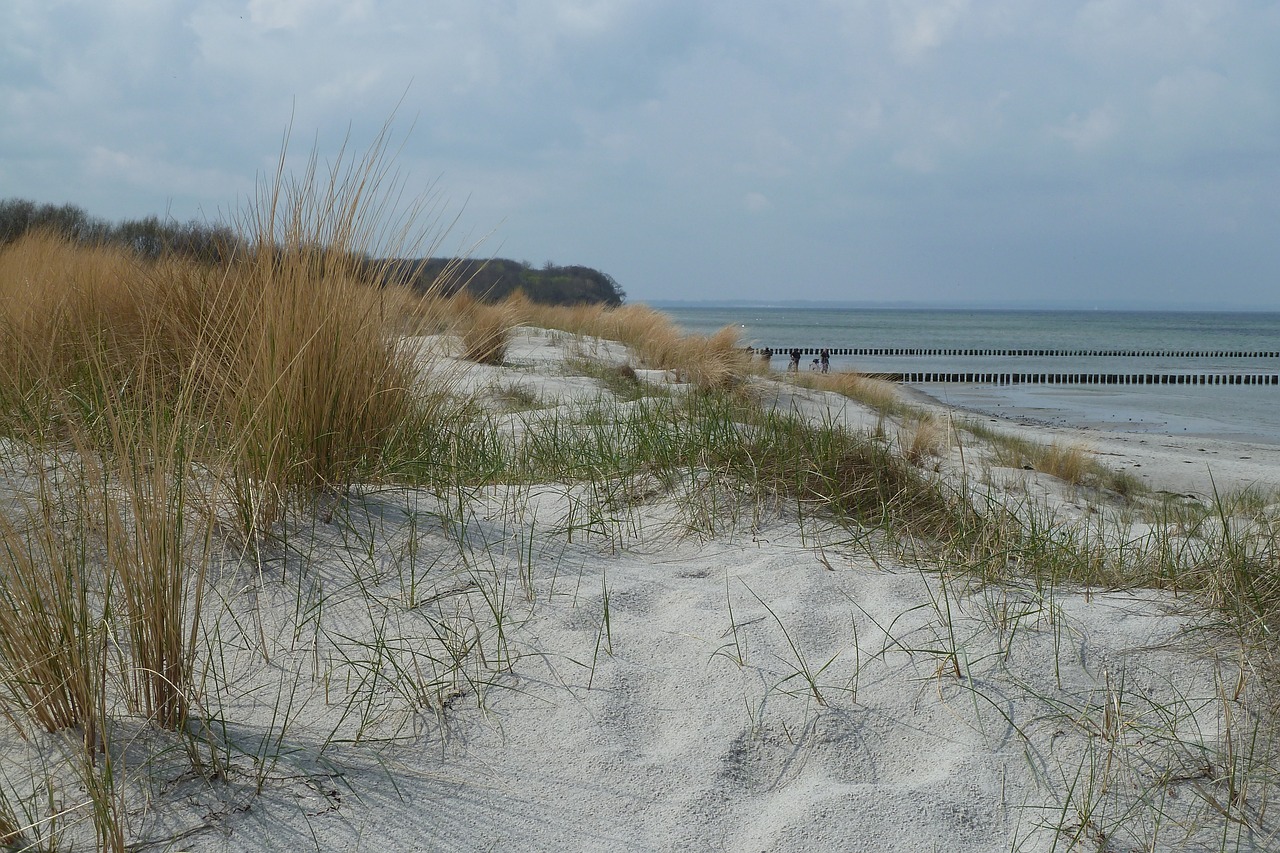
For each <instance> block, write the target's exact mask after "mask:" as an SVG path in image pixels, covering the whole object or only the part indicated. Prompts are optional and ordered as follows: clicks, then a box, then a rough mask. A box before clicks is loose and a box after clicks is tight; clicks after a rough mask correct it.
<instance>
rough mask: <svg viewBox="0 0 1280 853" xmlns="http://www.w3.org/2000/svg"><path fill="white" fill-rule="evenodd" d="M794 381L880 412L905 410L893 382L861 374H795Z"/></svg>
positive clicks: (843, 372) (848, 372)
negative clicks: (846, 398) (839, 395)
mask: <svg viewBox="0 0 1280 853" xmlns="http://www.w3.org/2000/svg"><path fill="white" fill-rule="evenodd" d="M792 380H793V381H795V382H797V383H799V384H800V385H802V386H804V387H805V388H813V389H816V390H818V391H831V392H833V393H836V394H841V395H843V396H845V397H848V398H849V399H850V400H856V401H857V402H859V403H862V404H863V405H866V406H869V407H871V408H873V409H875V410H876V411H879V412H885V413H896V412H898V411H899V410H901V409H902V408H903V406H902V400H901V399H900V398H899V396H898V391H897V389H896V388H895V387H894V385H893V383H892V382H886V381H885V380H883V379H874V378H872V377H869V376H863V375H862V374H860V373H854V372H852V371H840V372H836V373H813V372H809V373H799V374H793V375H792Z"/></svg>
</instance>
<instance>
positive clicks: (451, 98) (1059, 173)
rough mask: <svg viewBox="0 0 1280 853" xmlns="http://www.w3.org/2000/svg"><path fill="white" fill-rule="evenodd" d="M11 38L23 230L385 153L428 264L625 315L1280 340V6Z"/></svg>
mask: <svg viewBox="0 0 1280 853" xmlns="http://www.w3.org/2000/svg"><path fill="white" fill-rule="evenodd" d="M2 5H3V8H2V9H0V198H25V199H31V200H33V201H36V202H40V203H56V204H62V203H72V204H76V205H78V206H80V207H82V208H84V209H85V210H86V211H88V212H89V213H90V214H92V215H94V216H98V217H102V218H105V219H110V220H120V219H126V218H140V217H144V216H148V215H152V214H155V215H160V216H168V217H172V218H173V219H176V220H178V221H180V222H185V221H188V220H190V219H199V220H202V221H210V222H219V221H228V220H229V219H232V218H234V217H236V216H237V215H240V214H241V213H242V212H243V211H245V210H246V207H247V206H251V205H252V204H253V203H254V198H255V196H256V193H257V191H258V188H259V187H261V186H263V182H264V181H269V180H270V178H271V177H272V176H273V175H274V174H275V173H276V171H277V164H278V162H279V161H280V158H281V154H282V150H283V151H285V156H286V160H285V162H286V169H287V170H289V171H290V173H291V174H296V173H297V171H298V170H300V169H302V168H304V166H305V161H306V159H307V157H308V155H310V154H311V153H312V152H314V153H315V155H316V156H317V158H318V160H319V162H321V163H322V164H324V163H333V162H334V161H335V160H336V159H337V158H338V156H339V154H340V153H341V152H342V150H343V148H342V146H343V144H344V140H345V141H346V145H347V149H346V150H347V152H348V156H350V152H353V151H354V152H357V153H358V152H362V151H364V150H366V149H367V146H369V145H370V144H371V143H372V142H373V141H374V140H375V138H376V137H377V134H378V132H379V131H380V129H382V128H383V127H384V126H387V125H388V122H389V123H390V135H391V141H392V144H391V150H390V156H391V158H392V161H393V164H394V165H393V168H394V170H395V171H394V177H395V182H394V184H393V185H392V189H391V190H389V191H388V192H387V198H386V203H387V205H389V206H388V207H387V210H388V211H391V210H400V211H401V212H402V215H403V212H405V211H408V212H410V213H412V212H413V211H414V210H415V209H416V205H415V201H416V203H417V204H421V205H422V206H423V208H424V215H423V217H422V219H421V220H420V222H419V227H420V229H421V230H422V231H423V232H424V233H427V234H428V237H427V242H428V244H429V245H435V246H436V247H437V251H436V253H437V254H453V253H467V254H473V255H475V256H478V257H504V258H512V259H516V260H524V261H528V262H529V263H532V264H534V265H535V266H541V265H542V264H543V263H545V262H548V261H550V262H552V263H556V264H582V265H586V266H592V267H596V268H597V269H600V270H602V271H604V272H606V273H608V274H610V275H611V276H613V277H614V278H615V279H616V280H617V281H618V283H619V285H621V287H622V288H623V289H624V290H625V291H626V292H627V294H628V298H629V300H630V301H643V302H650V301H653V302H661V301H664V300H752V301H756V300H759V301H777V300H796V299H801V300H847V301H855V302H870V303H876V302H893V303H913V304H914V303H918V304H920V305H922V306H930V305H980V306H992V307H1057V306H1063V307H1099V308H1140V309H1162V308H1223V309H1229V310H1263V309H1266V310H1280V49H1278V48H1280V2H1246V1H1245V0H1239V1H1238V2H1235V1H1234V0H1093V2H1058V0H881V2H871V0H798V1H797V2H790V3H781V2H777V0H716V2H703V1H702V0H190V2H177V0H84V2H77V1H76V0H5V2H4V3H3V4H2ZM286 132H288V139H289V142H288V146H287V147H285V137H286ZM380 209H381V208H380ZM387 215H388V216H389V217H392V218H394V217H393V214H392V213H390V212H388V214H387Z"/></svg>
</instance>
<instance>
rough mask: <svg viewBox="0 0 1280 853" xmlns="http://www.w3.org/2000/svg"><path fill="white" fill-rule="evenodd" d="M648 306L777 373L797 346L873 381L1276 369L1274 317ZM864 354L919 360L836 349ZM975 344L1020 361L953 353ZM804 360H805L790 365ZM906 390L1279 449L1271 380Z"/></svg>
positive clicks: (1038, 417) (1279, 321) (1008, 412)
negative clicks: (732, 336) (762, 360)
mask: <svg viewBox="0 0 1280 853" xmlns="http://www.w3.org/2000/svg"><path fill="white" fill-rule="evenodd" d="M654 307H655V308H658V309H659V310H661V311H663V312H664V313H666V314H667V315H669V316H670V317H671V318H672V319H673V320H674V321H675V322H676V323H677V324H678V325H679V326H680V327H681V328H682V329H684V330H685V331H687V332H693V333H698V334H710V333H713V332H716V331H719V330H720V329H722V328H724V327H725V326H733V327H735V328H736V329H738V330H739V334H740V340H741V341H742V344H743V346H744V347H745V346H752V347H755V348H756V350H761V349H763V348H765V347H770V348H772V349H774V350H775V351H777V352H778V355H776V356H774V358H773V359H772V364H773V366H774V368H775V369H776V370H779V371H781V370H783V369H785V367H786V364H787V356H786V355H785V353H786V352H787V351H788V350H790V349H791V348H793V347H796V348H800V349H814V350H816V349H819V348H826V349H830V350H832V351H833V352H835V353H836V354H834V355H832V357H831V369H832V370H857V371H861V372H873V373H930V372H936V373H1019V374H1035V373H1047V374H1073V373H1075V374H1079V373H1085V374H1098V373H1102V374H1108V373H1110V374H1142V375H1152V374H1169V375H1171V376H1175V377H1176V376H1179V375H1182V376H1183V378H1184V379H1187V381H1191V377H1198V376H1200V375H1203V374H1208V375H1217V376H1235V375H1237V374H1239V375H1248V376H1267V377H1271V376H1275V375H1276V374H1280V357H1277V355H1278V354H1280V313H1276V312H1257V313H1250V312H1232V313H1226V312H1190V311H1185V312H1172V311H1032V310H979V309H954V310H929V309H904V308H851V307H848V306H847V305H846V306H840V305H822V304H818V303H806V304H805V305H803V306H801V307H797V306H794V305H791V306H787V305H780V306H761V305H746V304H744V305H725V304H716V305H714V306H702V305H690V304H670V303H668V304H662V303H658V304H655V305H654ZM868 349H870V350H889V351H898V350H907V351H911V350H915V351H917V352H920V351H923V354H915V355H884V354H881V355H862V354H855V355H845V354H842V353H840V352H839V351H840V350H868ZM973 350H977V351H980V352H988V351H992V350H994V351H997V352H1000V351H1003V352H1006V353H1007V352H1009V351H1013V352H1016V353H1019V354H1017V355H1011V354H1006V355H975V354H970V353H965V352H964V351H973ZM938 351H950V354H939V353H938ZM1027 351H1031V352H1033V353H1052V354H1050V355H1032V354H1025V353H1026V352H1027ZM957 353H958V354H957ZM1115 353H1123V354H1115ZM1240 353H1249V354H1250V355H1247V356H1241V355H1239V354H1240ZM811 366H812V358H811V356H809V355H806V357H805V358H804V359H803V360H802V362H801V369H802V370H808V369H810V367H811ZM1223 381H1230V380H1223ZM912 387H914V388H916V389H917V390H918V391H920V392H922V393H924V394H927V395H928V396H930V397H933V398H935V399H937V400H939V401H940V402H943V403H946V404H948V405H951V406H954V407H956V408H959V409H962V410H965V411H969V412H973V413H975V414H979V415H984V416H988V417H990V418H994V419H1007V420H1011V421H1017V422H1022V423H1036V424H1045V425H1050V426H1070V427H1078V428H1083V429H1104V430H1110V431H1118V432H1132V433H1150V434H1159V435H1185V436H1200V437H1206V438H1219V439H1228V440H1234V441H1248V442H1257V443H1263V444H1272V445H1280V417H1277V415H1278V414H1280V385H1271V384H1253V385H1246V384H1204V385H1201V384H1123V385H1108V384H1089V383H1080V382H1077V383H1072V384H1067V383H1055V382H1045V383H1036V384H1030V383H1019V384H1008V385H1001V384H997V383H990V382H971V383H965V382H958V383H957V382H945V383H943V382H917V383H912Z"/></svg>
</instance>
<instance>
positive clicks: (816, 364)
mask: <svg viewBox="0 0 1280 853" xmlns="http://www.w3.org/2000/svg"><path fill="white" fill-rule="evenodd" d="M809 369H810V370H817V369H818V360H817V359H816V358H815V359H814V360H813V362H812V363H811V364H810V365H809Z"/></svg>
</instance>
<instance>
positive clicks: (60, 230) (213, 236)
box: [0, 198, 626, 306]
mask: <svg viewBox="0 0 1280 853" xmlns="http://www.w3.org/2000/svg"><path fill="white" fill-rule="evenodd" d="M37 230H40V231H52V232H55V233H57V234H60V235H62V236H63V237H65V238H67V239H69V240H73V241H76V242H80V243H89V244H110V245H118V246H125V247H127V248H129V249H131V250H133V251H134V252H136V253H138V255H140V256H142V257H145V258H152V259H154V258H158V257H161V256H162V255H166V254H177V255H185V256H188V257H192V258H195V259H197V260H200V261H203V262H206V263H214V264H217V263H223V262H226V261H229V260H230V259H232V258H234V257H235V255H236V253H237V251H238V250H239V249H240V248H241V244H242V238H241V237H240V236H239V235H238V234H237V232H236V230H235V229H234V228H232V227H230V226H228V225H224V224H210V223H207V222H200V221H198V220H191V221H189V222H185V223H181V222H177V221H175V220H172V219H166V220H162V219H161V218H160V217H158V216H147V217H144V218H142V219H126V220H123V221H120V222H109V221H107V220H105V219H100V218H98V217H95V216H90V215H89V214H88V213H87V212H85V211H84V209H82V208H80V207H78V206H76V205H73V204H63V205H54V204H38V203H36V202H34V201H29V200H27V199H19V198H10V199H3V200H0V248H3V247H4V246H6V245H8V244H9V243H12V242H14V241H16V240H18V239H19V238H20V237H22V236H23V235H24V234H26V233H27V232H29V231H37ZM360 265H361V266H362V267H363V268H364V269H365V270H366V271H367V273H368V274H369V276H370V277H371V278H372V279H374V280H376V281H379V282H381V283H383V284H388V283H394V284H401V285H407V286H409V287H412V288H413V289H414V290H416V291H418V292H421V293H427V292H435V293H439V294H441V295H453V294H456V293H459V292H462V291H465V292H467V293H469V294H470V295H472V296H473V297H475V298H477V299H480V300H483V301H486V302H496V301H499V300H501V299H505V298H506V297H508V296H510V295H512V294H513V293H515V292H516V291H517V290H520V291H523V292H524V295H525V296H527V297H528V298H529V299H530V300H532V301H533V302H537V303H541V304H546V305H578V304H584V303H586V304H602V305H609V306H617V305H621V304H622V302H623V300H624V299H625V298H626V294H625V292H624V291H623V290H622V288H621V287H620V286H619V285H618V282H616V281H615V280H614V279H613V277H612V276H610V275H608V274H607V273H603V272H601V271H599V270H596V269H592V268H591V267H585V266H577V265H571V266H557V265H555V264H552V263H550V262H547V263H546V264H544V265H543V266H542V267H540V268H536V267H534V266H532V265H531V264H529V263H527V262H523V261H512V260H506V259H503V258H491V259H488V260H475V259H470V258H372V257H366V258H362V259H361V260H360Z"/></svg>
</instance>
